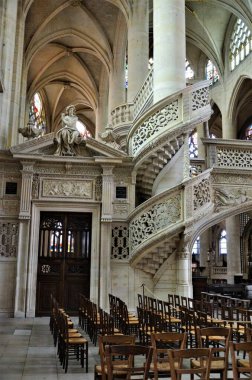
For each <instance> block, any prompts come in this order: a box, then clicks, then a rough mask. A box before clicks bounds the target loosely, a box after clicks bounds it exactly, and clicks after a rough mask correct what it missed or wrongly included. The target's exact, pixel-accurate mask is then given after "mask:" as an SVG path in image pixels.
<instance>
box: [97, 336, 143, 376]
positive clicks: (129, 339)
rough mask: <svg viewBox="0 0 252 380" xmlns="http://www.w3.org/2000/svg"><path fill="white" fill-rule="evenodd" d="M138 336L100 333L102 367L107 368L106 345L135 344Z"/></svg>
mask: <svg viewBox="0 0 252 380" xmlns="http://www.w3.org/2000/svg"><path fill="white" fill-rule="evenodd" d="M135 341H136V337H135V336H133V335H99V336H98V346H99V354H100V359H101V369H102V371H104V370H105V364H106V358H105V346H108V345H134V344H135Z"/></svg>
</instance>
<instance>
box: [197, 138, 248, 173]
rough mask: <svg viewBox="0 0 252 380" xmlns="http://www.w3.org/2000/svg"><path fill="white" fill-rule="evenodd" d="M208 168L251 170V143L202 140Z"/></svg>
mask: <svg viewBox="0 0 252 380" xmlns="http://www.w3.org/2000/svg"><path fill="white" fill-rule="evenodd" d="M203 141H204V143H205V144H206V145H207V151H208V154H207V156H208V163H207V164H208V167H215V168H223V169H224V168H225V169H251V168H252V142H250V141H245V140H236V141H235V140H221V139H204V140H203Z"/></svg>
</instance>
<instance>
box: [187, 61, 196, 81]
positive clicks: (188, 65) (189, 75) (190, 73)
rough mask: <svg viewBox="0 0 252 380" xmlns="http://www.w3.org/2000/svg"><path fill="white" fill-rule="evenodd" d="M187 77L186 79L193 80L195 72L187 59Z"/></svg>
mask: <svg viewBox="0 0 252 380" xmlns="http://www.w3.org/2000/svg"><path fill="white" fill-rule="evenodd" d="M185 77H186V79H193V78H194V71H193V70H192V68H191V66H190V63H189V62H188V60H187V59H186V62H185Z"/></svg>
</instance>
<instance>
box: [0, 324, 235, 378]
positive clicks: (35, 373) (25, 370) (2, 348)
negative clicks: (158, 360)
mask: <svg viewBox="0 0 252 380" xmlns="http://www.w3.org/2000/svg"><path fill="white" fill-rule="evenodd" d="M71 319H72V321H74V325H75V327H77V328H78V329H79V330H80V331H81V333H82V334H83V335H85V337H86V338H87V339H88V341H89V342H88V345H89V355H88V373H86V372H85V368H81V366H80V364H79V362H78V361H76V360H71V361H70V363H69V367H68V372H67V373H65V371H64V369H63V368H62V366H61V365H60V363H59V360H58V357H57V349H56V348H55V347H54V344H53V337H52V334H51V332H50V328H49V317H41V318H1V319H0V342H1V344H0V380H93V379H94V367H95V364H97V363H99V362H100V358H99V354H98V345H96V346H94V345H93V343H92V342H91V341H90V339H89V337H88V335H86V334H85V333H84V331H83V330H82V329H81V328H80V327H79V326H78V318H71ZM230 360H231V359H230ZM230 369H231V362H230V365H229V370H228V379H233V374H232V371H231V370H230ZM166 378H167V377H166ZM189 378H190V377H189V375H188V379H189ZM211 378H216V379H217V378H219V374H211Z"/></svg>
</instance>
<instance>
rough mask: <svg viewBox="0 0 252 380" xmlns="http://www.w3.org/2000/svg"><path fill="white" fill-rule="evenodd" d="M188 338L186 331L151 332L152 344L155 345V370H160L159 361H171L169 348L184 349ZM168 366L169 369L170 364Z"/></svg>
mask: <svg viewBox="0 0 252 380" xmlns="http://www.w3.org/2000/svg"><path fill="white" fill-rule="evenodd" d="M186 340H187V334H186V333H179V332H164V333H154V334H151V345H152V347H153V357H152V361H153V369H154V371H156V372H158V367H159V363H169V358H168V350H169V349H184V348H185V347H186ZM163 367H164V364H163ZM166 367H167V368H168V370H169V368H170V367H169V365H166ZM156 378H157V376H156Z"/></svg>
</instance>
